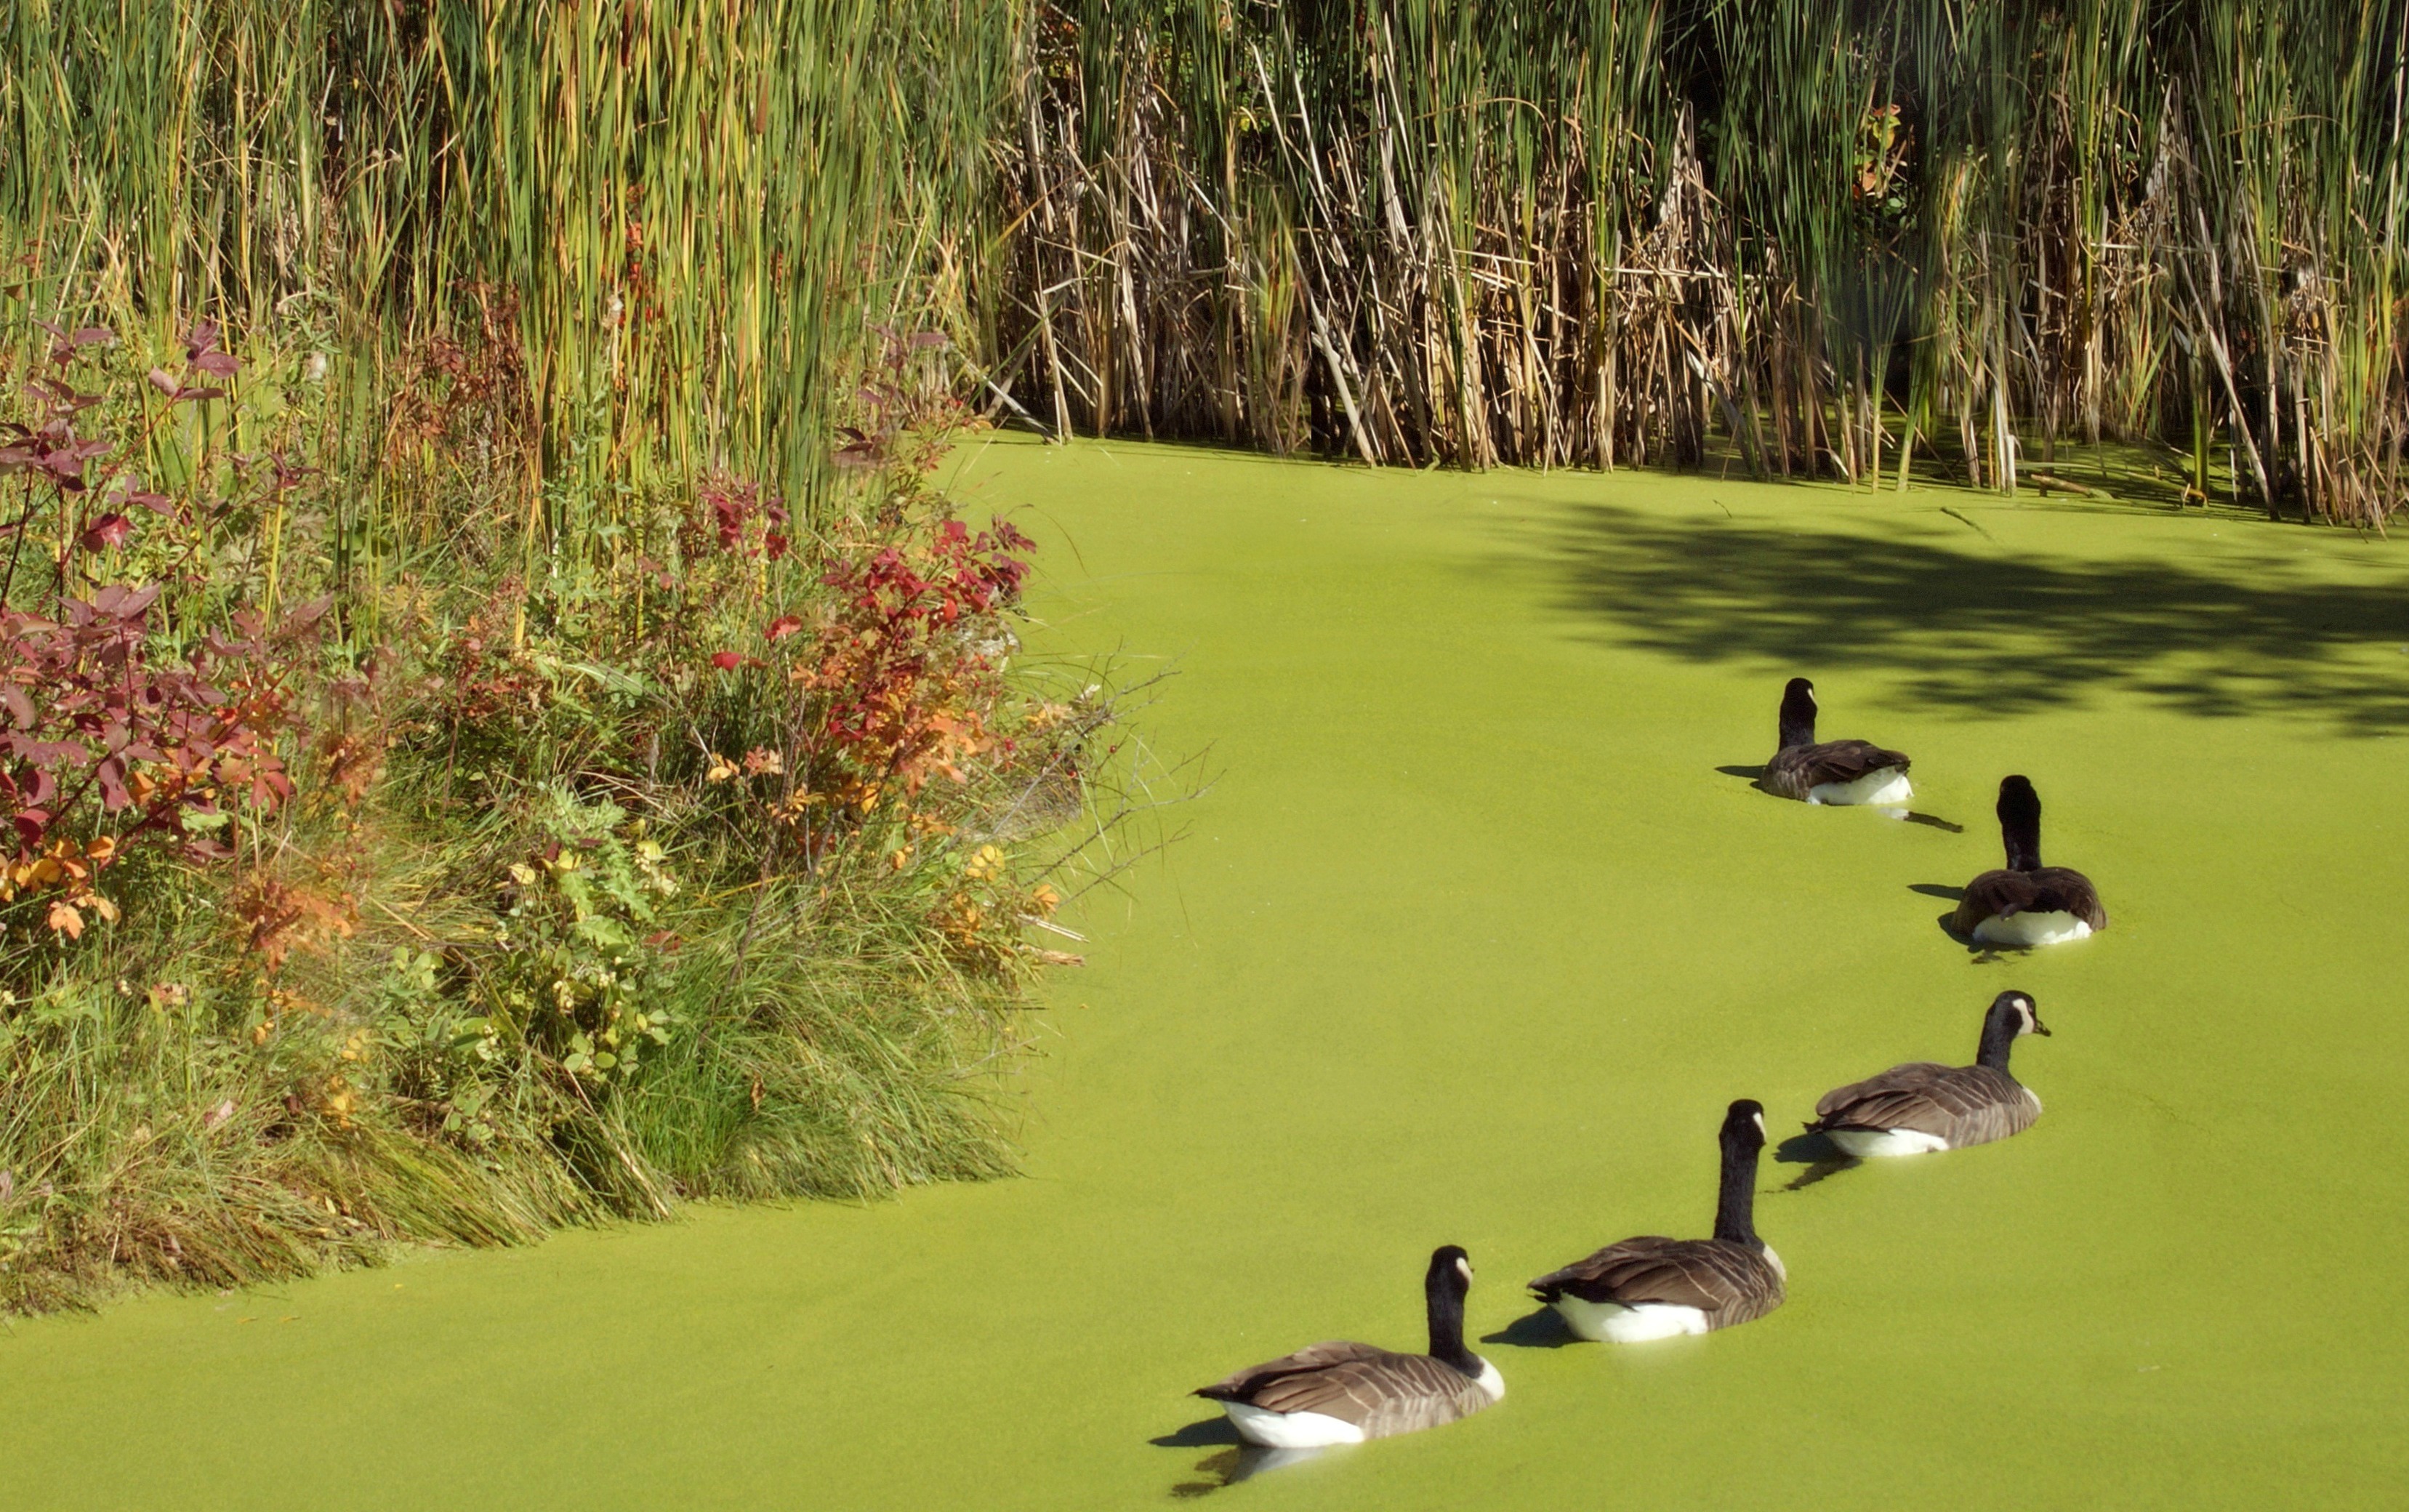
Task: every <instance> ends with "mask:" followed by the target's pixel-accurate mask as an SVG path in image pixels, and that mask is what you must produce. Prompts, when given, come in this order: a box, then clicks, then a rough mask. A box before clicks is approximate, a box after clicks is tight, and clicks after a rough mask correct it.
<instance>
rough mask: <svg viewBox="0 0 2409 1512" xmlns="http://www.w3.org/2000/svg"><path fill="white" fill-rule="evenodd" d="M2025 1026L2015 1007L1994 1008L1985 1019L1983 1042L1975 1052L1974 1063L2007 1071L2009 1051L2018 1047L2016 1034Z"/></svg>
mask: <svg viewBox="0 0 2409 1512" xmlns="http://www.w3.org/2000/svg"><path fill="white" fill-rule="evenodd" d="M2023 1028H2024V1023H2023V1019H2022V1017H2021V1016H2020V1015H2018V1014H2017V1013H2016V1011H2015V1010H2014V1009H2013V1008H2008V1009H2006V1010H2005V1011H2002V1010H2000V1009H1998V1008H1993V1009H1992V1010H1991V1013H1990V1016H1988V1017H1986V1018H1984V1019H1983V1043H1982V1044H1981V1045H1980V1046H1979V1047H1978V1048H1977V1049H1976V1050H1975V1052H1974V1064H1976V1065H1978V1066H1987V1067H1989V1068H1990V1069H1991V1070H1993V1071H1997V1072H2004V1071H2006V1070H2007V1069H2008V1053H2009V1052H2010V1051H2012V1050H2013V1049H2014V1048H2015V1047H2016V1035H2017V1034H2018V1032H2020V1031H2021V1030H2023Z"/></svg>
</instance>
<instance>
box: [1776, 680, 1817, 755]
mask: <svg viewBox="0 0 2409 1512" xmlns="http://www.w3.org/2000/svg"><path fill="white" fill-rule="evenodd" d="M1814 743H1815V695H1813V694H1812V693H1810V692H1808V691H1807V685H1806V684H1805V683H1804V682H1803V681H1801V682H1794V683H1792V684H1790V686H1789V687H1788V688H1787V689H1785V690H1784V691H1783V693H1782V744H1781V746H1780V747H1779V749H1781V750H1784V751H1788V750H1793V749H1795V748H1796V747H1798V746H1801V745H1812V744H1814Z"/></svg>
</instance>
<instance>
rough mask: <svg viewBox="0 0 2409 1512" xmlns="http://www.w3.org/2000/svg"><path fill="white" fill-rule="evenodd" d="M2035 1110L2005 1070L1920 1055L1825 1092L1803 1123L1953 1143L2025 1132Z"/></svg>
mask: <svg viewBox="0 0 2409 1512" xmlns="http://www.w3.org/2000/svg"><path fill="white" fill-rule="evenodd" d="M2038 1113H2039V1109H2038V1108H2036V1107H2035V1105H2034V1103H2033V1100H2032V1097H2031V1096H2030V1094H2028V1093H2027V1092H2026V1091H2025V1089H2024V1086H2023V1084H2022V1083H2020V1082H2018V1081H2017V1080H2016V1079H2015V1078H2014V1077H2012V1076H2010V1075H2008V1074H2007V1073H2004V1072H1998V1071H1993V1070H1992V1069H1991V1068H1990V1067H1988V1066H1937V1065H1934V1064H1933V1063H1932V1062H1930V1061H1928V1060H1919V1061H1914V1062H1911V1063H1910V1064H1908V1065H1904V1066H1893V1067H1892V1068H1891V1069H1890V1070H1888V1071H1886V1072H1883V1073H1882V1074H1881V1075H1879V1076H1868V1077H1867V1078H1866V1079H1865V1080H1864V1081H1861V1082H1853V1083H1851V1084H1850V1085H1849V1086H1847V1087H1836V1088H1835V1089H1833V1090H1832V1091H1829V1092H1826V1093H1825V1094H1824V1097H1823V1100H1822V1101H1821V1102H1817V1103H1816V1104H1815V1121H1814V1122H1813V1123H1811V1124H1809V1125H1808V1126H1807V1127H1808V1129H1809V1130H1814V1131H1822V1130H1832V1129H1878V1130H1888V1129H1911V1130H1916V1131H1917V1132H1919V1133H1926V1134H1931V1135H1934V1136H1936V1137H1937V1138H1940V1139H1944V1140H1947V1141H1948V1142H1949V1143H1950V1144H1951V1145H1986V1144H1988V1143H1990V1142H1991V1141H1992V1140H1995V1139H2005V1138H2007V1137H2008V1136H2009V1135H2010V1134H2015V1133H2021V1132H2023V1131H2024V1130H2027V1129H2028V1128H2030V1127H2031V1126H2032V1121H2033V1119H2034V1117H2035V1116H2037V1115H2038Z"/></svg>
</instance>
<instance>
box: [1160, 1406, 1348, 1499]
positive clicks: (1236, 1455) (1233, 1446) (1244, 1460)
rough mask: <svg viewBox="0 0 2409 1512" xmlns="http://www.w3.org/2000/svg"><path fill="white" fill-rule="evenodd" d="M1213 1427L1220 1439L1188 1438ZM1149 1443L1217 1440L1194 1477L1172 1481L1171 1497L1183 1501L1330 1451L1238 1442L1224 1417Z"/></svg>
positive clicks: (1188, 1444) (1190, 1445) (1175, 1444)
mask: <svg viewBox="0 0 2409 1512" xmlns="http://www.w3.org/2000/svg"><path fill="white" fill-rule="evenodd" d="M1214 1426H1219V1428H1220V1429H1222V1430H1223V1433H1222V1438H1221V1439H1219V1440H1216V1439H1211V1438H1206V1437H1203V1436H1197V1437H1192V1438H1191V1437H1190V1434H1191V1433H1199V1432H1200V1431H1201V1430H1205V1429H1207V1428H1211V1427H1214ZM1151 1442H1153V1443H1155V1444H1160V1445H1162V1446H1164V1447H1180V1448H1195V1447H1199V1446H1201V1445H1205V1444H1209V1443H1220V1445H1221V1447H1219V1448H1217V1449H1215V1450H1214V1451H1213V1452H1212V1453H1211V1454H1208V1455H1206V1456H1205V1458H1203V1459H1202V1460H1199V1461H1197V1462H1196V1468H1195V1471H1194V1476H1195V1478H1194V1479H1191V1480H1182V1481H1177V1482H1175V1483H1174V1484H1173V1486H1172V1488H1171V1494H1172V1496H1173V1497H1175V1498H1176V1499H1177V1500H1179V1501H1183V1502H1186V1501H1193V1500H1195V1499H1196V1498H1197V1497H1199V1496H1210V1495H1212V1494H1213V1493H1214V1492H1215V1491H1218V1490H1222V1489H1223V1488H1224V1487H1229V1486H1235V1485H1236V1484H1238V1482H1240V1481H1242V1480H1252V1479H1253V1478H1254V1477H1255V1476H1263V1475H1269V1474H1270V1473H1271V1472H1273V1471H1275V1470H1286V1469H1288V1468H1290V1467H1291V1466H1294V1465H1300V1464H1304V1463H1305V1462H1308V1461H1312V1460H1319V1459H1320V1458H1321V1457H1322V1456H1324V1455H1326V1454H1329V1453H1331V1452H1332V1449H1331V1448H1314V1449H1274V1448H1266V1447H1263V1446H1262V1445H1260V1444H1245V1443H1240V1442H1239V1441H1238V1437H1237V1434H1236V1433H1234V1432H1231V1431H1230V1425H1229V1421H1228V1420H1227V1419H1226V1418H1215V1419H1213V1420H1212V1421H1211V1422H1210V1423H1206V1422H1194V1423H1190V1424H1189V1425H1188V1426H1187V1427H1186V1428H1183V1429H1181V1430H1180V1431H1179V1432H1178V1433H1166V1434H1164V1435H1163V1436H1162V1437H1161V1438H1158V1439H1154V1440H1151Z"/></svg>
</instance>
